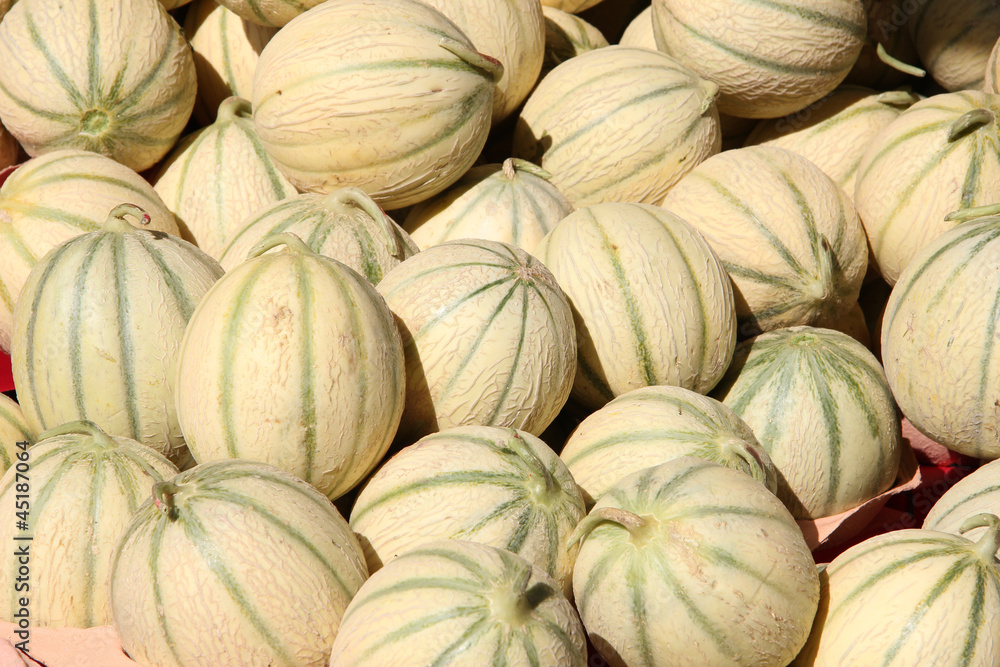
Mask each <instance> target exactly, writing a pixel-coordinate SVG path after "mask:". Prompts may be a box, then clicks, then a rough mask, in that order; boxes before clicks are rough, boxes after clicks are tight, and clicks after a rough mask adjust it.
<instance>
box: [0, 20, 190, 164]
mask: <svg viewBox="0 0 1000 667" xmlns="http://www.w3.org/2000/svg"><path fill="white" fill-rule="evenodd" d="M0 62H2V63H4V66H3V67H2V68H0V119H2V120H3V123H4V125H6V126H7V129H8V130H10V131H11V133H12V134H13V135H14V136H15V137H17V139H18V141H20V142H21V145H22V146H24V149H25V151H27V153H28V155H31V156H32V157H35V156H38V155H41V154H42V153H48V152H51V151H54V150H58V149H63V148H80V149H84V150H89V151H93V152H95V153H100V154H102V155H106V156H108V157H111V158H113V159H115V160H117V161H118V162H121V163H122V164H124V165H126V166H128V167H130V168H132V169H135V170H136V171H142V170H144V169H148V168H149V167H151V166H153V165H154V164H156V162H157V161H158V160H159V159H160V158H162V157H163V156H164V155H166V153H167V151H169V150H170V148H171V146H173V145H174V142H176V141H177V138H178V137H179V136H180V134H181V132H182V131H183V130H184V126H185V125H186V124H187V121H188V118H189V117H190V115H191V110H192V108H193V107H194V98H195V88H196V82H197V77H196V74H195V68H194V60H193V58H192V57H191V48H190V47H189V46H188V43H187V40H185V38H184V33H183V32H182V31H181V27H180V26H179V25H177V22H176V21H175V20H174V19H173V18H172V17H171V16H170V15H169V14H167V11H166V9H165V8H164V6H163V5H162V4H160V3H159V2H157V0H92V1H91V2H69V3H65V4H60V3H52V2H50V1H49V0H20V1H19V2H18V3H17V4H16V5H14V7H13V8H11V10H10V11H9V12H8V13H7V14H6V16H4V19H3V21H2V22H0Z"/></svg>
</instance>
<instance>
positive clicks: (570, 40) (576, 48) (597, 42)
mask: <svg viewBox="0 0 1000 667" xmlns="http://www.w3.org/2000/svg"><path fill="white" fill-rule="evenodd" d="M542 16H544V17H545V57H544V58H543V59H542V71H541V73H540V74H539V76H538V78H539V79H541V78H542V77H543V76H545V75H546V74H548V73H549V72H550V71H552V69H553V68H554V67H555V66H556V65H559V64H561V63H562V62H563V61H566V60H569V59H570V58H572V57H574V56H578V55H580V54H581V53H586V52H587V51H593V50H594V49H600V48H603V47H605V46H610V45H609V44H608V40H607V38H605V37H604V35H603V34H602V33H601V31H600V30H598V29H597V28H596V27H594V26H593V25H591V24H590V23H587V22H586V21H585V20H583V19H582V18H580V17H579V16H577V15H576V14H571V13H569V12H567V11H563V10H561V9H556V8H555V7H549V6H548V5H542Z"/></svg>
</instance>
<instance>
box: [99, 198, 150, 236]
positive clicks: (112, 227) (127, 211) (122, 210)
mask: <svg viewBox="0 0 1000 667" xmlns="http://www.w3.org/2000/svg"><path fill="white" fill-rule="evenodd" d="M126 216H132V217H134V218H136V219H137V220H138V221H139V224H141V225H148V224H149V223H150V217H149V214H148V213H146V212H145V211H144V210H142V209H141V208H139V207H138V206H136V205H135V204H118V206H115V207H114V208H113V209H111V213H109V214H108V219H107V220H105V221H104V224H103V225H101V229H102V230H103V231H106V232H134V231H135V230H136V228H135V227H134V226H132V225H130V224H129V222H128V220H126V219H125V218H126Z"/></svg>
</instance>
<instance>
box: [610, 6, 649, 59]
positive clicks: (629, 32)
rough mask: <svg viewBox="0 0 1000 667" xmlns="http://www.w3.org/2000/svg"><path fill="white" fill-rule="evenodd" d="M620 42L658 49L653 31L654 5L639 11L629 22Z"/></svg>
mask: <svg viewBox="0 0 1000 667" xmlns="http://www.w3.org/2000/svg"><path fill="white" fill-rule="evenodd" d="M618 43H619V44H621V45H622V46H634V47H638V48H641V49H652V50H654V51H655V50H657V48H656V35H655V34H654V33H653V6H652V5H650V6H649V7H646V8H645V9H644V10H642V11H641V12H639V15H638V16H636V17H635V18H634V19H632V20H631V21H630V22H629V24H628V25H627V26H626V27H625V32H623V33H622V36H621V39H619V40H618Z"/></svg>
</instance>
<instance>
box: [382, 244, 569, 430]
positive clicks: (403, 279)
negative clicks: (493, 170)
mask: <svg viewBox="0 0 1000 667" xmlns="http://www.w3.org/2000/svg"><path fill="white" fill-rule="evenodd" d="M378 290H379V292H380V293H381V294H382V295H383V296H384V297H385V300H386V302H387V303H388V305H389V308H391V309H392V312H393V314H394V315H395V317H396V319H397V322H398V323H399V328H400V331H401V332H402V336H403V345H404V348H405V350H406V409H405V411H404V413H403V419H402V424H401V425H400V436H401V437H402V438H404V439H405V440H407V441H409V442H413V441H414V440H416V439H417V438H420V437H422V436H424V435H427V434H428V433H432V432H434V431H438V430H442V429H446V428H451V427H453V426H464V425H481V426H501V427H512V428H516V429H519V430H523V431H527V432H528V433H531V434H533V435H539V434H541V433H542V431H544V430H545V428H546V427H547V426H548V425H549V423H551V422H552V420H553V419H555V417H556V415H557V414H558V413H559V410H560V409H561V408H562V406H563V404H564V403H565V402H566V400H567V398H568V396H569V393H570V390H571V388H572V386H573V376H574V373H575V371H576V333H575V330H574V324H573V315H572V311H571V309H570V304H569V300H568V299H567V297H566V294H565V293H564V292H563V290H562V289H561V287H560V285H559V284H558V283H557V281H556V278H555V277H554V276H553V275H552V272H550V271H549V269H547V268H546V267H545V266H544V265H543V264H542V263H541V262H539V261H538V260H537V259H536V258H535V257H533V256H531V255H529V254H528V253H526V252H524V251H523V250H521V249H519V248H515V247H514V246H511V245H508V244H504V243H498V242H495V241H486V240H482V239H465V240H458V241H450V242H448V243H443V244H441V245H437V246H433V247H431V248H427V249H425V250H423V251H422V252H420V253H417V254H416V255H414V256H413V257H411V258H410V259H408V260H406V261H405V262H403V263H402V264H400V265H399V266H397V267H396V268H395V269H393V270H392V271H390V272H389V273H388V274H387V275H386V277H385V278H383V280H382V282H380V283H379V284H378Z"/></svg>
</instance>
